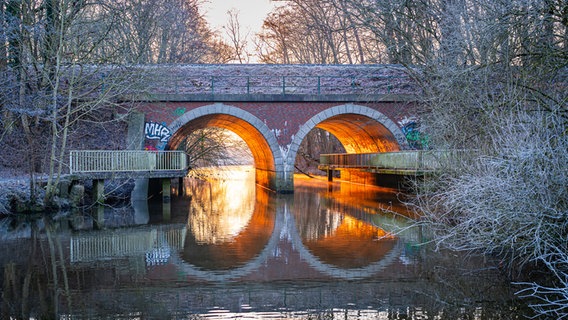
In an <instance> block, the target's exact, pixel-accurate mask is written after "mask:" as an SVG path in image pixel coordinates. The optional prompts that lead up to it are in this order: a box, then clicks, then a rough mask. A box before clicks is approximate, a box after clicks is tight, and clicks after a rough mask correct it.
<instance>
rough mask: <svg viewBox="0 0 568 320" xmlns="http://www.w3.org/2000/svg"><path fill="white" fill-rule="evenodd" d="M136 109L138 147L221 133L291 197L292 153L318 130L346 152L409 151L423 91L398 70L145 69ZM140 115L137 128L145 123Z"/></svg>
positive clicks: (261, 176)
mask: <svg viewBox="0 0 568 320" xmlns="http://www.w3.org/2000/svg"><path fill="white" fill-rule="evenodd" d="M148 71H149V72H148V73H149V77H150V79H151V83H152V88H150V89H149V90H148V93H147V94H145V95H137V96H131V97H128V100H130V101H136V102H137V107H136V108H137V110H138V112H139V113H138V116H139V118H140V119H139V120H138V121H137V122H136V123H138V124H137V125H136V130H137V131H136V132H139V135H140V136H141V132H142V130H143V131H144V141H143V142H142V141H140V143H138V146H137V148H138V147H139V148H143V147H146V148H148V147H155V148H157V149H162V150H174V149H177V148H178V147H180V144H181V143H182V141H183V139H184V137H186V136H188V135H189V134H191V133H192V132H194V131H196V130H199V129H203V128H207V127H219V128H224V129H228V130H230V131H232V132H234V133H236V134H237V135H239V136H240V137H241V138H242V139H243V140H244V141H245V142H246V143H247V145H248V146H249V148H250V150H251V152H252V155H253V158H254V165H255V168H256V181H257V183H259V184H261V185H264V186H266V187H268V188H270V189H273V190H276V191H279V192H289V191H292V190H293V172H294V163H295V160H296V154H297V151H298V148H299V147H300V144H301V143H302V140H304V138H305V137H306V135H307V134H308V132H309V131H310V130H312V129H314V128H321V129H324V130H326V131H328V132H330V133H331V134H333V135H334V136H335V137H337V138H338V139H339V141H340V142H341V143H342V144H343V146H344V147H345V149H346V151H347V152H348V153H370V152H387V151H399V150H405V149H409V148H410V146H409V143H408V141H407V138H406V135H405V132H406V131H405V130H406V129H407V128H406V127H405V126H408V125H412V119H414V115H415V108H416V106H417V103H418V100H419V97H420V89H419V87H418V86H417V85H416V83H415V82H413V81H412V78H411V76H410V75H409V73H408V72H407V71H408V70H407V69H406V68H403V67H401V66H396V65H177V66H169V67H155V68H154V67H153V68H150V69H149V70H148ZM142 115H143V120H141V117H142Z"/></svg>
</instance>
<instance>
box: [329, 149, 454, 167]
mask: <svg viewBox="0 0 568 320" xmlns="http://www.w3.org/2000/svg"><path fill="white" fill-rule="evenodd" d="M461 153H463V150H442V151H440V150H437V151H432V150H412V151H397V152H380V153H344V154H322V155H320V166H328V167H330V168H381V169H394V170H436V169H439V168H440V167H441V166H442V164H443V163H448V160H451V159H455V158H456V157H458V156H459V155H460V154H461Z"/></svg>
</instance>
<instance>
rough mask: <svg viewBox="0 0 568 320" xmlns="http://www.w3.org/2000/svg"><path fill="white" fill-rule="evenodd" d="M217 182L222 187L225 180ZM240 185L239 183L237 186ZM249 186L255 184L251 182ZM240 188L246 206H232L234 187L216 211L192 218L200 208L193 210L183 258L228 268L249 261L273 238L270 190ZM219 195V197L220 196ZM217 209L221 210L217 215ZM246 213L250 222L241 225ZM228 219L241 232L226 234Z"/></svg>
mask: <svg viewBox="0 0 568 320" xmlns="http://www.w3.org/2000/svg"><path fill="white" fill-rule="evenodd" d="M245 182H246V180H245ZM215 185H216V186H217V185H218V186H222V185H223V183H221V182H220V183H219V184H215ZM238 185H240V184H237V185H236V186H238ZM248 185H251V186H253V187H254V186H255V185H254V184H250V183H249V184H248ZM243 188H244V189H243ZM213 189H217V188H213ZM220 190H222V189H220ZM240 190H242V191H243V193H242V194H240V195H239V196H242V197H245V199H244V201H243V202H244V205H240V206H237V207H232V206H231V204H232V202H234V197H235V195H236V191H235V190H233V191H235V192H231V194H227V196H228V197H227V198H225V199H224V200H225V201H222V202H220V203H217V204H216V207H217V208H216V210H214V211H209V212H207V213H205V216H203V217H202V219H199V220H194V219H193V217H194V216H195V215H198V211H199V210H192V211H193V212H192V213H191V216H190V220H191V221H192V223H191V226H190V230H189V232H188V233H187V237H186V239H185V244H184V251H183V252H182V259H183V260H185V261H188V262H191V263H192V264H193V265H195V266H196V267H198V268H201V269H205V270H212V271H214V270H228V269H235V268H237V267H238V266H241V265H244V264H246V263H247V261H249V260H251V259H253V258H254V257H255V256H256V255H257V254H258V253H259V252H261V251H262V250H263V248H264V247H265V246H266V244H267V243H268V242H269V241H270V237H271V235H272V233H273V232H272V231H273V229H274V224H275V221H274V218H275V217H274V210H269V209H270V208H271V207H270V206H269V203H268V202H269V199H270V198H269V195H268V192H267V191H266V189H263V188H260V187H256V192H255V191H254V188H252V192H246V187H245V186H242V188H240ZM247 196H248V197H247ZM216 198H217V199H219V198H220V197H219V195H217V197H216ZM247 198H248V199H247ZM231 208H233V209H231ZM215 212H222V213H221V214H220V215H217V214H215ZM243 216H245V217H248V219H247V220H248V221H247V222H246V224H245V225H242V226H241V228H238V226H239V225H240V223H241V221H239V218H241V217H243ZM206 220H208V221H206ZM227 221H233V223H232V225H234V226H236V227H237V229H236V230H232V232H235V231H237V230H238V233H236V234H233V235H232V236H230V234H229V236H227V237H225V232H226V231H231V230H226V231H225V232H219V231H221V230H224V229H225V228H226V227H228V226H227ZM242 223H244V221H242ZM229 225H231V224H230V223H229ZM229 227H230V226H229ZM202 229H203V230H202ZM232 232H230V233H232ZM202 233H208V234H209V235H210V237H208V238H204V237H203V235H202Z"/></svg>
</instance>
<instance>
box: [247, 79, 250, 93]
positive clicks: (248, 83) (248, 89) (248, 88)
mask: <svg viewBox="0 0 568 320" xmlns="http://www.w3.org/2000/svg"><path fill="white" fill-rule="evenodd" d="M247 94H250V76H247Z"/></svg>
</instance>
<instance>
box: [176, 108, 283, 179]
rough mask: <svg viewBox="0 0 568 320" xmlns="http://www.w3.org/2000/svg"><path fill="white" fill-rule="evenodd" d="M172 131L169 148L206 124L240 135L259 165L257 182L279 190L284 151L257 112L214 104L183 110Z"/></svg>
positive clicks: (255, 162)
mask: <svg viewBox="0 0 568 320" xmlns="http://www.w3.org/2000/svg"><path fill="white" fill-rule="evenodd" d="M169 127H170V129H171V131H172V132H173V134H172V137H171V138H170V140H169V141H168V145H167V148H168V149H176V148H177V147H178V146H179V144H180V143H181V142H182V141H183V139H184V137H186V136H187V135H189V134H191V133H192V132H193V131H195V130H198V129H203V128H207V127H219V128H224V129H227V130H230V131H233V132H234V133H235V134H237V135H238V136H240V137H241V138H242V139H243V140H244V141H245V142H246V144H247V145H248V147H249V148H250V150H251V152H252V155H253V158H254V165H255V168H256V182H257V183H258V184H260V185H263V186H265V187H268V188H270V189H274V190H279V189H280V187H279V183H278V181H279V176H281V172H282V169H281V168H282V163H283V158H282V153H281V152H280V147H279V146H278V141H277V140H276V137H275V136H274V133H273V132H272V131H271V130H270V129H269V128H268V127H267V126H266V124H264V122H262V121H261V120H260V119H258V118H257V117H255V116H254V115H252V114H250V113H249V112H246V111H244V110H242V109H240V108H237V107H233V106H229V105H225V104H222V103H215V104H211V105H206V106H202V107H199V108H196V109H193V110H191V111H188V112H186V113H184V114H183V115H182V116H180V117H179V118H177V119H176V120H174V121H173V122H172V123H171V124H170V126H169Z"/></svg>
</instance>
